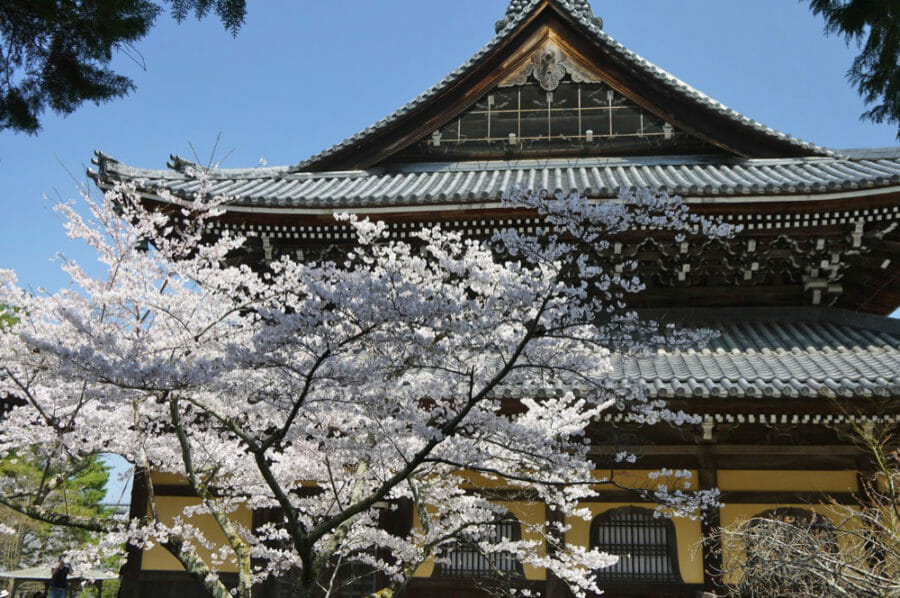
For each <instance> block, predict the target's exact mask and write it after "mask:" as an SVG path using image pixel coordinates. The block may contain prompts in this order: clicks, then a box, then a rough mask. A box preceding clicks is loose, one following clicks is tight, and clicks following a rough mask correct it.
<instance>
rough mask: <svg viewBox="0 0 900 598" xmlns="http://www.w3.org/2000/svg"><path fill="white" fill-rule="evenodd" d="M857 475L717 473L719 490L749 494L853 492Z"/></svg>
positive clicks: (856, 488) (830, 473)
mask: <svg viewBox="0 0 900 598" xmlns="http://www.w3.org/2000/svg"><path fill="white" fill-rule="evenodd" d="M856 474H857V472H856V471H778V470H773V471H765V470H746V471H742V470H735V469H721V470H719V473H718V477H719V485H718V487H719V490H722V491H724V492H727V491H749V492H753V491H756V492H782V491H783V492H791V491H794V492H826V493H827V492H835V493H837V492H856V491H857V490H858V489H859V486H858V481H857V479H856Z"/></svg>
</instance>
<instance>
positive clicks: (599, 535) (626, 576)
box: [591, 507, 680, 582]
mask: <svg viewBox="0 0 900 598" xmlns="http://www.w3.org/2000/svg"><path fill="white" fill-rule="evenodd" d="M591 544H592V547H594V548H599V549H600V550H602V551H603V552H607V553H609V554H614V555H617V556H618V557H619V562H618V563H616V564H615V565H613V566H612V567H606V568H604V569H601V570H600V571H598V572H597V577H598V579H599V580H601V581H606V582H641V581H643V582H673V581H680V579H679V578H680V575H679V573H678V564H677V561H676V559H675V554H677V552H676V551H677V545H676V540H675V527H674V526H673V525H672V522H671V521H669V520H668V519H665V518H661V517H654V514H653V511H650V510H648V509H640V508H637V507H625V508H621V509H613V510H611V511H607V512H606V513H603V514H601V515H599V516H598V517H597V518H596V519H594V523H593V524H592V526H591Z"/></svg>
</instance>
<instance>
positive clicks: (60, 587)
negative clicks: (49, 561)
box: [50, 557, 72, 598]
mask: <svg viewBox="0 0 900 598" xmlns="http://www.w3.org/2000/svg"><path fill="white" fill-rule="evenodd" d="M71 572H72V569H70V568H69V566H68V565H67V564H66V562H65V561H64V560H63V558H62V557H59V562H58V563H56V566H55V567H54V568H53V570H52V571H51V572H50V574H51V577H50V598H66V592H67V590H68V589H69V573H71Z"/></svg>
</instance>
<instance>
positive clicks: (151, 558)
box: [141, 475, 253, 573]
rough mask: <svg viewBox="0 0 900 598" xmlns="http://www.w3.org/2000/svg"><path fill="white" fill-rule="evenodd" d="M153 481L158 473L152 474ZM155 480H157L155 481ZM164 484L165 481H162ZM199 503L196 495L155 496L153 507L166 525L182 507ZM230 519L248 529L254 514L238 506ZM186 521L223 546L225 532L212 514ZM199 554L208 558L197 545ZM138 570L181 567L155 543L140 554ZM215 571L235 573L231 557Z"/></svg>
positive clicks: (179, 568)
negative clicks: (238, 508)
mask: <svg viewBox="0 0 900 598" xmlns="http://www.w3.org/2000/svg"><path fill="white" fill-rule="evenodd" d="M154 480H157V476H156V475H154ZM157 483H160V482H159V481H157ZM163 483H165V482H163ZM199 504H200V499H199V498H194V497H184V496H158V497H156V506H157V509H158V510H159V516H160V519H162V521H163V522H164V523H166V524H171V523H173V522H174V520H175V518H176V517H179V516H182V517H183V512H184V509H185V507H190V506H196V505H199ZM231 518H232V520H233V521H235V522H236V523H238V524H239V525H242V526H246V527H247V528H250V526H251V525H252V523H253V514H252V513H251V512H250V511H249V510H247V509H240V510H238V511H237V512H235V513H232V514H231ZM187 521H188V522H189V523H191V524H193V525H195V526H196V527H198V528H199V529H200V530H201V531H202V532H203V534H204V535H205V537H206V538H207V539H209V540H210V541H212V542H214V543H215V544H216V545H217V546H225V545H226V544H227V541H226V539H225V534H223V533H222V530H221V529H219V526H218V524H217V523H216V521H215V519H213V517H212V515H195V516H194V517H192V518H190V519H187ZM198 552H199V554H200V557H201V558H202V559H203V560H205V561H206V562H209V561H210V553H209V551H208V550H206V549H204V548H203V547H200V548H199V550H198ZM141 569H143V570H144V571H181V570H183V567H182V566H181V563H179V562H178V561H177V560H176V559H175V557H173V556H172V555H171V554H169V552H168V551H167V550H166V549H165V548H162V547H160V546H154V547H153V548H151V549H150V550H147V551H145V552H144V554H143V558H142V559H141ZM218 570H219V571H220V572H222V573H237V567H236V564H235V563H234V561H233V560H230V561H229V562H226V563H224V564H223V565H221V566H220V567H218Z"/></svg>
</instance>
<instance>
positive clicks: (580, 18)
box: [293, 0, 841, 171]
mask: <svg viewBox="0 0 900 598" xmlns="http://www.w3.org/2000/svg"><path fill="white" fill-rule="evenodd" d="M544 1H545V0H512V3H511V4H510V7H509V9H507V14H506V17H505V18H504V19H502V20H501V21H498V26H499V25H501V24H503V28H502V29H499V28H498V32H497V35H495V36H494V37H493V38H492V39H491V40H490V41H488V43H487V44H485V45H484V46H483V47H482V48H481V49H480V50H478V51H477V52H476V53H475V54H474V55H473V56H472V57H471V58H469V60H467V61H466V62H464V63H463V64H462V65H460V66H459V67H457V68H456V69H454V70H453V71H452V72H451V73H450V74H449V75H447V76H446V77H445V78H444V79H442V80H441V81H439V82H438V83H436V84H435V85H433V86H432V87H430V88H429V89H428V90H426V91H425V92H423V93H421V94H420V95H418V96H416V97H415V98H413V99H412V100H411V101H410V102H408V103H407V104H405V105H404V106H402V107H400V108H399V109H397V110H396V111H394V112H393V113H392V114H390V115H388V116H386V117H385V118H382V119H381V120H379V121H377V122H375V123H374V124H372V125H370V126H368V127H366V128H365V129H363V130H362V131H359V132H358V133H356V134H354V135H352V136H350V137H347V138H346V139H344V140H343V141H340V142H338V143H336V144H335V145H333V146H331V147H330V148H327V149H325V150H323V151H321V152H319V153H317V154H314V155H312V156H310V157H309V158H307V159H305V160H303V161H301V162H299V163H297V164H295V165H294V166H293V168H294V170H295V171H302V170H305V169H306V168H308V167H310V166H314V165H315V164H316V163H317V162H320V161H322V160H324V159H326V158H329V157H331V156H333V155H334V154H336V153H338V152H339V151H341V150H344V149H346V148H348V147H351V146H353V145H355V144H356V143H359V142H361V141H363V140H364V139H366V138H369V137H371V136H373V135H375V134H376V133H378V132H380V131H381V130H383V129H384V128H385V127H387V126H388V125H390V124H393V123H394V122H396V121H397V120H399V119H400V118H402V117H403V116H405V115H406V114H408V113H409V112H411V111H412V110H414V109H415V108H417V107H418V106H419V105H421V104H422V103H424V102H425V101H427V100H430V99H432V98H434V97H435V96H436V95H437V94H438V93H440V92H441V91H443V90H444V89H446V88H448V87H449V86H451V85H452V84H454V83H456V82H457V81H459V80H460V79H462V78H463V77H464V76H465V75H466V74H467V73H468V72H470V71H471V70H472V69H473V68H474V67H475V66H476V65H477V64H478V63H479V62H480V61H481V60H482V59H484V58H485V57H486V56H487V55H488V54H490V52H491V51H493V50H494V49H495V48H496V47H497V46H498V45H500V43H501V42H503V41H504V40H506V39H507V38H508V37H509V36H511V35H512V33H513V32H514V31H515V30H516V29H517V28H518V27H519V25H521V24H522V23H523V22H524V21H525V20H527V19H528V18H529V17H530V16H531V15H532V14H533V13H534V12H535V11H536V10H537V8H538V7H540V6H541V5H542V4H543V2H544ZM546 1H549V2H550V3H552V4H554V5H555V6H557V7H559V8H560V9H562V10H563V11H565V12H566V13H567V14H568V15H569V16H571V17H572V20H573V21H574V22H575V23H577V24H578V25H580V26H581V27H582V28H583V29H584V30H585V32H587V33H589V34H590V35H592V36H593V38H594V40H595V41H597V42H599V43H600V44H602V45H604V46H605V47H606V48H607V49H609V50H610V51H612V52H614V53H616V54H618V55H619V56H620V57H621V58H623V59H624V60H625V61H627V62H629V63H631V64H632V65H633V66H635V67H636V68H637V69H639V70H641V71H642V72H644V73H646V74H647V75H649V76H651V77H653V78H655V79H657V80H658V81H661V82H663V83H664V84H666V85H668V86H669V87H671V88H674V89H675V90H676V91H678V92H680V93H681V94H683V95H685V96H687V97H688V98H690V99H691V100H693V101H694V102H697V103H698V104H700V105H702V106H704V107H705V108H707V109H710V110H713V111H714V112H716V113H718V114H720V115H721V116H724V117H726V118H728V119H729V120H731V121H732V122H735V123H739V124H741V125H743V126H746V127H749V128H751V129H753V130H754V131H756V132H758V133H761V134H763V135H766V136H768V137H772V138H775V139H777V140H778V141H780V142H782V143H787V144H789V145H792V146H794V147H796V148H798V149H801V150H803V151H807V152H809V153H810V154H818V155H824V156H832V157H841V154H840V152H836V151H834V150H831V149H829V148H826V147H823V146H820V145H817V144H815V143H811V142H808V141H804V140H802V139H799V138H797V137H794V136H793V135H790V134H788V133H784V132H782V131H779V130H777V129H773V128H772V127H769V126H767V125H764V124H762V123H761V122H758V121H756V120H754V119H752V118H750V117H748V116H746V115H744V114H741V113H740V112H738V111H736V110H734V109H732V108H729V107H728V106H726V105H725V104H723V103H722V102H720V101H718V100H716V99H714V98H712V97H710V96H708V95H706V94H705V93H703V92H701V91H700V90H698V89H696V88H695V87H693V86H691V85H689V84H688V83H686V82H684V81H682V80H681V79H679V78H678V77H676V76H675V75H673V74H671V73H669V72H668V71H666V70H665V69H662V68H660V67H659V66H657V65H655V64H653V63H652V62H650V61H649V60H647V59H646V58H644V57H642V56H641V55H639V54H637V53H636V52H634V51H632V50H630V49H628V48H627V47H625V46H624V45H623V44H621V43H620V42H618V41H617V40H616V39H615V38H613V37H612V36H611V35H609V34H607V33H605V32H604V31H603V28H602V20H600V19H597V18H596V17H594V16H593V12H592V11H591V10H590V5H589V4H588V2H587V0H546ZM585 7H586V8H585Z"/></svg>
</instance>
